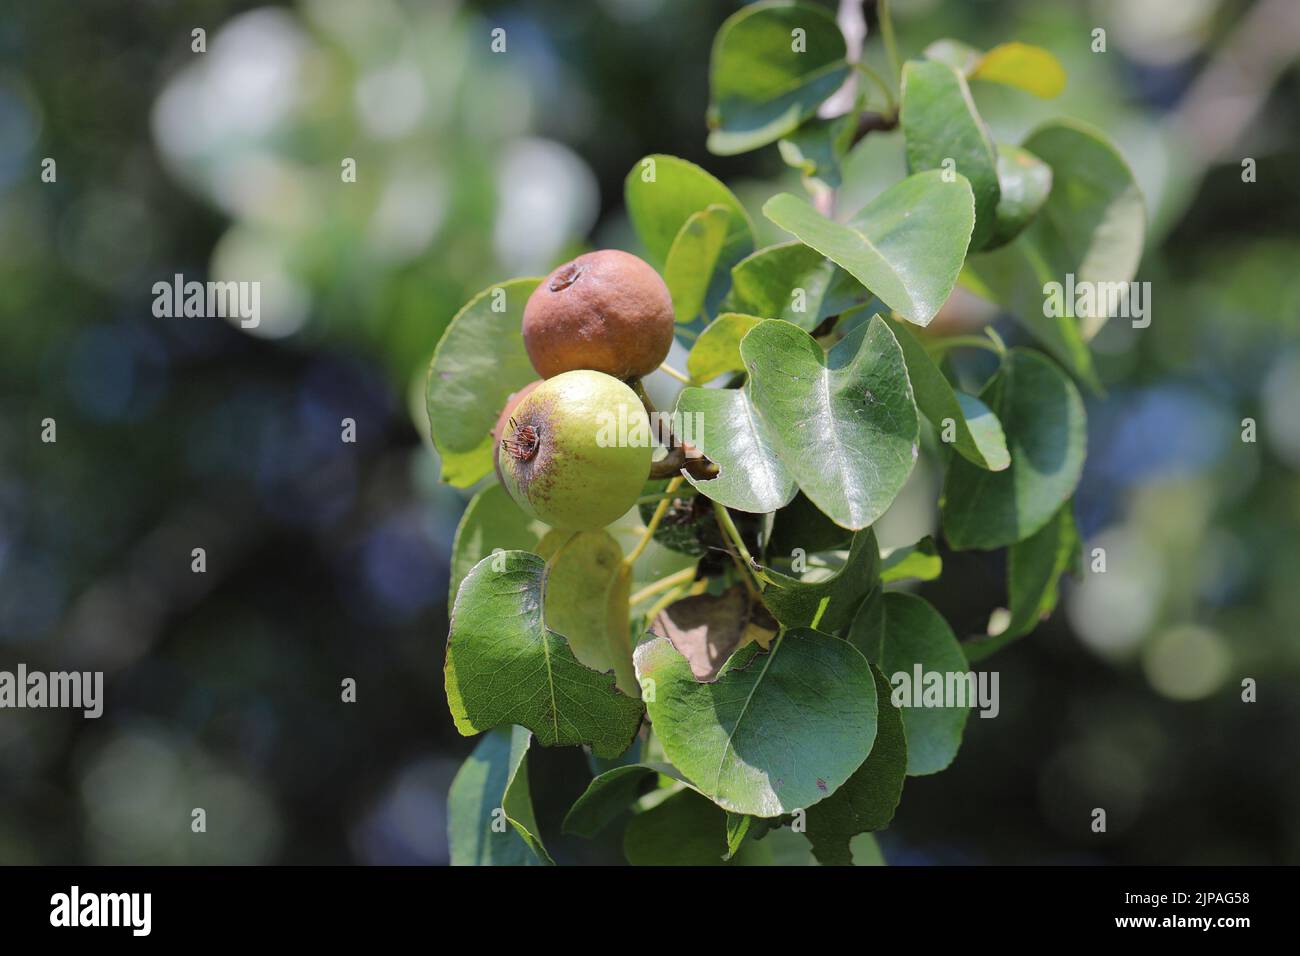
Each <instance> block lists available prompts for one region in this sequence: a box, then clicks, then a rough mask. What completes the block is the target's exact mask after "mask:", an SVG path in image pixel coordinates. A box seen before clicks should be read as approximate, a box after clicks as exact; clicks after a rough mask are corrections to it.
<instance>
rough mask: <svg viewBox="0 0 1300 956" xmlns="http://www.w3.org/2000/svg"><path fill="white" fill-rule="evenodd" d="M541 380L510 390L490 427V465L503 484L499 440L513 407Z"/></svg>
mask: <svg viewBox="0 0 1300 956" xmlns="http://www.w3.org/2000/svg"><path fill="white" fill-rule="evenodd" d="M541 384H542V380H541V379H538V380H537V381H535V382H529V383H528V384H527V385H525V386H524V387H523V388H521V389H520V390H519V391H517V392H511V393H510V397H509V398H507V399H506V404H505V407H504V408H502V409H501V414H500V415H498V416H497V423H496V425H494V426H493V427H492V465H493V467H494V468H496V472H497V480H498V481H500V482H501V483H502V484H505V476H503V475H502V474H501V440H502V439H503V438H504V437H505V435H506V432H507V427H508V426H509V424H510V419H511V418H513V417H514V413H515V409H516V408H517V407H518V406H519V403H520V402H522V401H523V400H524V399H525V398H527V397H528V395H529V394H531V393H532V391H533V389H535V388H536V387H537V386H538V385H541Z"/></svg>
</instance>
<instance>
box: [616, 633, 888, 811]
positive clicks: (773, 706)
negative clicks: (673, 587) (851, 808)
mask: <svg viewBox="0 0 1300 956" xmlns="http://www.w3.org/2000/svg"><path fill="white" fill-rule="evenodd" d="M636 666H637V675H638V676H639V677H640V678H641V680H642V682H643V686H645V687H646V692H645V693H646V703H647V707H648V708H649V711H650V718H651V720H652V722H653V724H654V728H655V735H656V736H657V738H658V739H659V741H660V743H661V744H662V746H663V749H664V753H665V755H666V756H667V757H668V759H669V760H670V761H671V762H672V764H673V766H675V767H677V768H678V769H679V770H680V771H681V772H682V773H683V774H685V775H686V776H687V777H689V778H690V779H691V780H692V781H693V782H694V784H695V786H696V787H697V788H698V789H699V790H700V792H701V793H703V794H705V795H706V796H708V797H709V798H710V799H711V800H713V801H714V802H715V803H717V804H718V805H719V806H721V807H722V808H723V809H725V810H730V811H732V812H733V813H747V814H751V815H753V816H760V817H771V816H779V815H781V814H783V813H789V812H791V811H793V810H795V809H796V808H807V807H811V806H812V805H813V804H815V803H817V802H818V801H819V800H822V799H823V798H825V797H827V796H829V795H830V794H832V793H834V792H835V791H836V790H837V789H838V788H839V787H840V785H841V784H843V783H844V781H845V780H847V779H848V778H849V777H850V776H851V775H852V773H853V771H855V770H857V769H858V767H860V766H861V765H862V762H863V761H864V760H865V759H866V758H867V755H868V754H869V753H870V751H871V746H872V743H873V741H874V740H875V736H876V700H875V695H876V689H875V681H874V679H873V678H872V675H871V667H870V665H868V664H867V662H866V660H865V659H864V658H863V657H862V655H861V654H859V653H858V652H857V651H856V650H855V649H854V648H853V647H852V646H851V645H850V644H849V643H848V642H847V641H843V640H840V639H839V638H836V637H831V636H830V635H827V634H821V633H819V632H817V631H813V630H809V629H807V628H797V629H794V630H789V631H785V632H783V633H782V634H781V635H780V636H778V637H777V639H776V640H775V641H773V642H772V647H771V650H770V651H769V652H767V653H762V652H761V651H760V650H759V648H758V646H757V645H755V644H750V645H749V646H748V647H746V648H744V649H742V650H741V651H739V652H737V653H736V654H735V655H734V656H733V657H732V658H731V660H730V661H729V662H728V664H727V666H726V667H725V668H723V671H722V674H721V675H720V676H719V678H718V680H717V681H716V682H715V683H712V684H701V683H699V682H697V681H696V680H695V677H694V676H693V675H692V674H691V669H690V666H689V665H688V664H687V662H686V659H685V658H683V657H682V656H681V655H680V654H678V653H677V651H675V650H674V649H673V647H672V645H671V644H670V643H668V641H666V640H664V639H663V638H655V639H653V640H650V641H646V642H643V643H642V644H640V645H639V646H638V647H637V649H636ZM647 681H653V682H654V683H653V685H650V684H647V683H645V682H647Z"/></svg>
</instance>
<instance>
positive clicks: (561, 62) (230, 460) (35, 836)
mask: <svg viewBox="0 0 1300 956" xmlns="http://www.w3.org/2000/svg"><path fill="white" fill-rule="evenodd" d="M868 6H869V7H870V4H868ZM737 7H738V4H737V3H735V2H729V0H708V2H702V0H590V2H582V3H574V2H572V0H538V2H524V0H516V2H509V0H502V2H469V0H465V2H454V0H421V2H414V0H412V2H399V0H370V2H367V3H364V4H363V3H355V2H352V0H302V2H298V3H288V4H283V5H265V4H262V3H247V2H231V0H182V2H163V0H139V2H130V3H127V2H106V0H84V2H73V0H48V2H43V3H29V2H20V0H4V2H3V3H2V4H0V10H3V14H2V15H0V323H2V324H0V668H6V669H12V668H13V666H14V665H16V664H17V662H19V661H23V662H26V663H27V664H28V665H29V667H32V668H42V669H78V670H87V669H96V670H103V671H105V674H106V677H105V680H106V696H107V706H106V709H105V713H104V716H103V717H102V718H100V719H99V720H84V719H82V718H81V716H80V714H79V713H72V712H61V711H16V710H7V711H0V862H2V863H71V862H103V863H109V862H112V863H135V862H163V863H170V862H181V863H188V862H218V863H349V862H355V863H399V864H404V863H444V862H446V860H447V856H448V854H447V843H446V836H445V800H446V793H447V788H448V785H449V783H450V781H451V778H452V776H453V774H454V773H455V770H456V768H457V766H458V765H459V762H460V760H461V759H463V757H464V755H465V754H467V753H468V751H469V750H470V749H471V747H472V741H470V740H466V739H463V738H460V737H459V736H457V734H456V733H455V731H454V729H453V727H452V724H451V720H450V718H449V716H448V714H447V710H446V706H445V701H444V698H443V693H442V681H441V665H442V650H443V640H444V635H445V633H446V627H447V618H446V613H447V609H446V604H445V595H446V588H447V562H448V554H449V549H450V543H451V536H452V534H453V531H454V529H455V526H456V522H457V519H458V516H459V513H460V510H461V509H462V508H463V506H464V503H465V501H466V500H467V497H466V495H465V494H463V493H461V492H458V491H456V490H453V489H450V488H448V487H447V486H440V485H439V483H438V480H437V479H438V464H437V461H436V458H435V456H434V455H433V453H432V450H431V448H430V447H429V444H428V442H427V438H426V437H425V433H426V432H427V425H426V423H425V421H424V413H423V410H422V399H421V398H420V388H421V379H422V373H423V370H424V368H425V367H426V366H427V362H428V358H429V356H430V354H431V352H432V349H433V347H434V344H435V343H436V341H437V339H438V336H439V334H440V333H441V331H442V329H443V328H444V327H445V325H446V323H447V321H448V320H449V319H450V318H451V316H452V315H453V314H454V313H455V311H456V310H457V308H458V307H459V306H460V305H461V304H462V303H463V302H464V301H465V300H466V299H468V298H469V297H470V296H471V295H472V294H473V293H474V292H476V291H477V290H479V289H481V288H483V287H485V286H487V285H489V284H491V283H493V282H495V281H498V280H501V279H503V278H508V277H512V276H517V275H530V274H540V273H543V272H545V271H546V270H548V269H550V268H551V267H552V266H554V265H555V264H557V263H558V262H560V261H562V260H563V259H565V258H567V257H568V256H569V255H571V254H573V253H575V252H577V251H581V250H582V249H585V248H590V247H593V246H610V245H613V246H622V247H624V248H629V249H635V245H634V240H633V239H632V236H631V232H630V230H629V228H628V225H627V221H626V217H625V213H624V210H623V208H622V179H623V177H624V176H625V175H626V173H627V171H628V170H629V169H630V168H631V167H632V165H633V164H634V163H635V162H636V160H637V159H638V158H639V157H641V156H642V155H644V154H646V153H649V152H667V153H674V154H677V155H680V156H684V157H687V158H689V159H692V160H695V161H696V162H700V163H702V164H704V165H706V166H707V167H708V168H709V169H710V170H712V171H713V172H715V173H716V174H717V175H719V176H720V177H721V178H723V179H724V180H725V181H727V182H728V183H729V184H730V185H731V186H732V187H733V188H734V189H735V190H736V192H737V193H738V195H740V196H741V198H742V199H743V200H744V201H745V202H746V203H747V204H748V205H749V207H750V209H751V211H756V210H757V208H758V205H759V204H760V203H761V201H762V200H763V199H764V198H765V197H766V196H767V195H770V194H772V193H774V192H777V191H780V190H790V191H795V192H798V191H799V188H800V187H799V183H798V181H797V177H796V176H794V175H793V174H792V173H791V172H790V171H789V170H787V169H786V168H785V167H784V166H783V165H782V163H781V160H780V158H779V156H778V154H777V151H776V150H775V149H774V148H769V149H765V150H762V151H760V152H758V153H752V154H748V155H745V156H740V157H732V158H726V159H719V158H714V157H710V156H708V155H707V154H706V152H705V150H704V138H705V128H704V111H705V106H706V102H707V64H708V54H709V46H710V43H711V40H712V37H713V34H714V32H715V31H716V29H717V27H718V25H719V24H720V23H721V21H722V20H723V19H724V18H725V17H726V16H727V15H728V14H729V13H730V12H732V11H733V10H734V9H736V8H737ZM1296 10H1297V5H1296V4H1294V3H1291V2H1289V0H1256V2H1253V3H1252V2H1242V0H1144V2H1142V3H1128V2H1114V3H1110V2H1066V0H1061V2H1042V0H1024V2H1012V0H1008V2H985V0H962V2H956V0H898V2H897V3H896V5H895V21H896V25H897V29H898V33H899V42H900V45H901V47H902V49H903V52H904V54H905V55H907V54H915V53H917V52H919V51H920V49H921V48H923V47H924V46H925V45H926V44H927V43H928V42H929V41H931V40H933V39H936V38H938V37H942V36H953V37H957V38H960V39H963V40H966V41H968V42H971V43H973V44H975V45H977V46H988V45H992V44H993V43H996V42H999V41H1001V40H1004V39H1012V38H1014V39H1022V40H1026V41H1029V42H1036V43H1040V44H1042V45H1045V46H1047V47H1048V48H1050V49H1051V50H1053V51H1054V52H1055V53H1056V55H1057V56H1058V57H1059V58H1060V59H1061V60H1062V61H1063V63H1064V64H1065V66H1066V68H1067V70H1068V72H1069V77H1070V79H1069V85H1068V88H1067V90H1066V92H1065V94H1064V95H1063V96H1062V97H1061V98H1060V99H1059V100H1056V101H1051V102H1047V103H1043V102H1040V101H1037V100H1034V99H1032V98H1030V97H1028V96H1026V95H1024V94H1020V93H1017V92H1015V91H1010V90H1000V89H990V88H987V87H985V88H981V89H979V90H978V91H977V94H976V95H977V99H978V101H979V103H980V106H981V108H982V109H983V110H984V112H985V115H986V117H987V118H988V119H989V122H990V124H991V125H992V127H993V129H994V132H995V134H996V135H997V137H998V138H999V139H1003V140H1010V141H1017V140H1018V139H1019V138H1020V135H1021V134H1022V133H1023V132H1025V131H1027V129H1028V128H1030V127H1031V126H1033V125H1034V124H1035V123H1036V122H1037V121H1039V120H1040V119H1044V118H1047V117H1049V116H1053V115H1058V114H1068V115H1073V116H1077V117H1080V118H1082V119H1084V120H1087V121H1089V122H1091V123H1093V124H1095V125H1097V126H1099V127H1101V128H1103V129H1104V130H1106V131H1108V132H1109V133H1110V134H1111V135H1112V136H1113V137H1114V138H1115V139H1116V141H1117V142H1118V143H1119V144H1120V145H1121V148H1122V150H1123V152H1124V153H1125V155H1126V156H1127V157H1128V159H1129V161H1130V162H1131V163H1132V165H1133V166H1134V168H1135V171H1136V173H1137V175H1138V178H1139V181H1140V182H1141V184H1142V186H1143V188H1144V190H1145V193H1146V195H1147V197H1148V203H1149V205H1150V209H1151V225H1150V229H1149V233H1148V245H1147V249H1146V254H1145V258H1144V261H1143V264H1142V267H1141V270H1140V272H1139V276H1138V278H1139V279H1145V280H1150V281H1151V283H1152V286H1153V293H1152V294H1153V298H1154V320H1153V322H1152V325H1151V327H1150V328H1149V329H1146V330H1144V331H1136V330H1133V329H1132V328H1130V327H1128V325H1127V323H1124V322H1120V321H1114V322H1112V323H1111V324H1110V325H1109V326H1108V327H1107V329H1106V330H1105V331H1104V332H1103V333H1102V335H1101V336H1100V338H1099V339H1098V340H1097V342H1096V348H1097V350H1098V353H1099V360H1100V367H1101V372H1102V376H1103V378H1104V380H1105V382H1106V385H1107V394H1106V395H1105V396H1104V397H1094V398H1092V399H1091V400H1090V402H1089V418H1090V448H1089V461H1088V467H1087V472H1086V475H1085V478H1084V481H1083V485H1082V487H1081V490H1080V493H1079V500H1078V516H1079V520H1080V522H1081V525H1082V530H1083V532H1084V534H1085V537H1086V541H1087V547H1088V548H1092V547H1105V548H1106V549H1107V554H1108V564H1109V570H1108V572H1107V573H1106V574H1104V575H1089V576H1087V577H1086V579H1085V580H1084V581H1083V582H1081V583H1075V584H1073V585H1072V586H1069V587H1067V589H1066V592H1065V596H1064V599H1063V602H1062V607H1061V608H1060V609H1059V611H1058V613H1057V615H1056V616H1055V617H1054V618H1053V619H1052V620H1051V621H1050V622H1049V623H1047V624H1045V625H1044V626H1042V627H1041V628H1040V629H1039V630H1038V631H1037V632H1036V633H1035V634H1033V635H1032V636H1031V637H1029V638H1028V639H1026V640H1024V641H1022V642H1020V643H1019V644H1017V645H1015V646H1013V647H1012V648H1010V649H1008V650H1006V651H1004V652H1003V653H1001V654H1000V655H999V656H998V657H997V658H995V659H994V661H995V664H994V666H996V667H998V668H999V669H1000V670H1001V672H1002V680H1001V692H1002V713H1001V716H1000V717H999V718H998V719H996V720H980V719H977V718H972V719H971V721H970V723H969V725H968V730H967V733H966V739H965V743H964V745H963V748H962V751H961V753H960V754H959V756H958V759H957V761H956V763H955V765H954V766H953V767H952V768H951V769H950V770H949V771H947V772H945V773H943V774H941V775H938V776H936V777H933V778H912V779H909V780H908V782H907V785H906V787H905V791H904V796H903V802H902V805H901V808H900V810H899V812H898V815H897V817H896V819H895V822H894V825H893V826H892V827H891V828H890V829H889V830H888V831H886V832H885V833H883V834H882V835H881V837H880V845H881V847H882V848H883V850H884V853H885V856H886V858H887V859H888V860H890V861H891V862H893V863H927V862H941V863H983V862H1014V863H1018V862H1045V863H1143V864H1154V863H1296V862H1300V759H1298V757H1297V755H1298V754H1300V587H1298V586H1297V583H1296V575H1297V571H1298V569H1300V534H1298V532H1300V229H1298V228H1297V224H1300V185H1298V184H1300V178H1298V177H1297V175H1296V170H1297V169H1298V168H1300V109H1298V104H1300V73H1298V72H1297V69H1296V62H1297V57H1298V56H1300V23H1298V22H1297V16H1296ZM1099 26H1100V27H1102V28H1104V29H1105V30H1106V31H1107V42H1108V49H1107V52H1106V53H1105V54H1094V53H1092V52H1091V51H1090V44H1091V35H1092V30H1093V29H1094V28H1096V27H1099ZM197 27H201V28H203V29H205V30H206V39H207V52H206V53H203V54H196V53H194V52H192V51H191V31H192V30H193V29H195V28H197ZM494 27H504V28H505V30H506V31H507V33H506V35H507V52H506V53H505V54H501V55H494V54H492V53H491V52H490V50H489V40H490V31H491V30H492V29H493V28H494ZM867 57H868V59H869V60H872V59H873V58H874V62H875V63H877V64H881V63H883V58H882V55H881V50H880V47H879V43H878V38H877V37H875V36H872V37H870V38H869V39H868V43H867ZM45 157H52V158H54V159H55V161H56V163H57V181H56V182H54V183H43V182H41V179H40V171H41V161H42V159H44V158H45ZM345 157H351V158H354V159H355V160H356V162H357V169H358V176H357V182H356V183H355V184H343V183H341V182H340V175H339V171H340V162H341V161H342V159H343V158H345ZM1244 157H1251V158H1253V159H1254V160H1255V161H1256V164H1257V181H1256V182H1254V183H1243V181H1242V176H1241V161H1242V159H1243V158H1244ZM896 163H897V141H896V139H893V140H891V137H889V136H885V135H875V134H873V136H870V137H868V138H867V140H866V141H864V143H863V144H862V145H861V146H860V147H859V149H858V151H857V152H856V153H855V155H854V157H853V159H852V160H851V162H850V168H851V170H856V174H855V173H854V172H850V174H849V175H850V177H851V178H854V179H855V181H856V185H855V187H854V189H855V190H856V191H857V192H856V193H855V195H856V196H857V197H858V198H857V200H856V201H857V202H858V204H860V202H861V201H865V199H866V198H869V196H870V195H871V194H872V192H873V191H874V190H875V189H876V188H878V185H877V184H878V183H883V182H884V181H885V180H884V179H883V177H884V176H885V175H890V176H896V175H898V174H899V172H898V170H897V169H895V165H896ZM759 224H760V227H762V222H761V220H760V223H759ZM766 229H767V231H766V232H765V233H764V234H763V236H761V239H762V240H763V241H771V240H774V239H776V238H778V236H777V234H776V233H775V231H774V230H773V229H772V227H771V226H770V224H768V226H767V227H766ZM175 273H183V274H184V275H185V277H186V278H187V279H199V280H203V279H209V278H212V279H222V278H228V279H239V280H252V279H256V280H259V281H261V282H262V323H261V325H260V327H259V328H257V329H254V330H242V329H240V328H239V327H238V326H237V324H235V323H229V322H225V321H222V320H221V319H193V318H192V319H184V318H176V319H160V318H155V317H154V316H153V314H152V311H151V305H152V299H153V296H152V291H151V289H152V285H153V283H154V282H157V281H160V280H163V281H166V280H169V279H170V278H171V277H172V276H173V275H174V274H175ZM995 321H997V323H998V327H999V328H1000V329H1002V330H1003V331H1004V332H1006V333H1007V334H1008V335H1013V336H1014V334H1015V329H1014V326H1012V325H1010V324H1008V323H1007V322H1006V321H1005V317H1003V318H996V317H995ZM662 385H663V383H660V384H659V387H662ZM47 417H49V418H54V419H55V420H56V421H57V437H58V440H57V443H55V444H46V443H42V442H41V441H40V431H41V422H42V420H43V419H45V418H47ZM344 417H351V418H353V419H355V421H356V422H357V441H356V443H355V444H343V443H341V442H340V440H339V430H340V426H339V422H340V419H342V418H344ZM1246 417H1251V418H1254V419H1256V420H1257V422H1258V441H1257V442H1255V443H1253V444H1252V443H1244V442H1242V440H1241V421H1242V419H1243V418H1246ZM938 478H939V476H938V474H937V473H936V472H935V471H934V470H933V469H932V468H927V467H922V468H921V469H920V470H919V471H918V474H917V476H916V478H915V480H914V481H913V484H912V485H911V486H910V487H909V490H908V492H907V493H905V494H904V496H903V497H902V498H900V500H899V502H898V504H897V505H896V507H895V508H894V509H893V511H892V512H891V514H890V515H889V516H888V517H887V519H886V520H885V522H884V524H883V525H882V537H883V538H884V539H885V540H884V543H885V544H901V543H907V542H908V541H910V540H911V539H913V538H914V537H916V536H918V535H919V534H923V533H926V532H927V531H930V530H933V528H934V523H935V514H934V500H935V495H936V492H937V487H938V484H937V482H938ZM200 546H201V547H204V548H205V549H206V552H207V571H206V573H204V574H194V573H192V572H191V570H190V560H191V559H190V552H191V549H192V548H194V547H200ZM1003 573H1004V572H1003V567H1002V565H1001V563H1000V559H999V557H998V556H997V555H980V554H965V555H951V556H948V563H947V565H946V568H945V574H944V575H943V577H942V579H941V580H940V581H938V582H936V583H934V584H932V585H926V586H925V587H924V588H923V593H924V594H925V596H926V597H928V598H929V599H930V600H932V601H934V602H935V603H936V604H937V605H938V606H939V607H940V608H941V609H942V610H943V611H944V612H945V613H946V614H947V615H949V617H950V619H951V620H952V621H953V622H954V625H955V627H956V629H957V630H958V633H959V635H960V634H973V633H976V632H978V631H980V630H982V629H983V627H984V624H985V621H986V620H987V617H988V614H989V612H990V610H991V609H992V608H993V607H994V606H995V605H996V604H998V603H1000V600H1001V595H1000V589H1001V588H1002V587H1003V585H1002V575H1003ZM346 677H351V678H354V679H355V680H356V681H357V685H358V701H357V703H355V704H344V703H342V702H341V701H340V682H341V680H342V679H344V678H346ZM1245 677H1251V678H1254V679H1255V680H1256V681H1257V682H1258V702H1257V703H1253V704H1246V703H1243V702H1242V701H1241V699H1240V683H1241V680H1242V679H1243V678H1245ZM532 777H533V789H534V795H535V800H536V802H537V805H538V811H539V817H540V820H541V826H542V830H543V833H544V836H545V837H546V839H547V840H548V843H549V844H550V846H551V849H552V852H553V853H554V854H555V855H556V856H557V857H558V858H559V859H560V860H561V861H562V862H615V861H618V860H620V859H621V856H620V852H619V847H618V842H617V839H609V840H606V841H605V842H603V843H602V842H598V843H594V844H589V843H583V842H574V841H569V840H566V839H564V838H562V837H561V836H560V833H559V827H558V821H559V818H560V816H561V815H562V813H563V810H564V809H565V807H567V805H568V803H569V802H571V801H572V799H573V798H574V797H576V795H577V794H578V793H579V792H581V790H582V788H583V786H584V785H585V782H586V780H587V768H586V763H585V760H584V759H583V757H582V755H581V754H580V753H576V752H553V751H547V752H542V753H540V754H535V755H534V759H533V763H532ZM1098 806H1100V807H1105V808H1107V810H1108V813H1109V829H1108V832H1107V833H1105V834H1094V833H1092V832H1091V830H1090V828H1089V826H1088V824H1089V822H1090V816H1089V814H1090V811H1091V809H1092V808H1093V807H1098ZM193 807H203V808H205V809H206V811H207V816H208V832H207V834H206V835H193V834H191V832H190V810H191V808H193Z"/></svg>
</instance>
